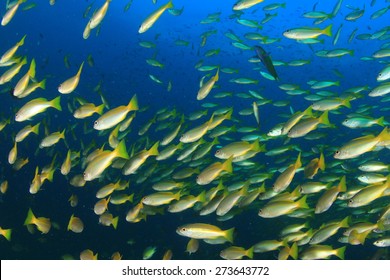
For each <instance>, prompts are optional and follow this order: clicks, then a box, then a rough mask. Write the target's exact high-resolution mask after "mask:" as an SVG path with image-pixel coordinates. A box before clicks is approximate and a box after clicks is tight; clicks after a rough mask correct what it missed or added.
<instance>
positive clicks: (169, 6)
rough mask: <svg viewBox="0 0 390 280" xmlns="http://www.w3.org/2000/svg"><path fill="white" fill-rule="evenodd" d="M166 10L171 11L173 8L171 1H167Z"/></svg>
mask: <svg viewBox="0 0 390 280" xmlns="http://www.w3.org/2000/svg"><path fill="white" fill-rule="evenodd" d="M166 7H167V9H172V8H173V3H172V0H169V2H168V3H167V6H166Z"/></svg>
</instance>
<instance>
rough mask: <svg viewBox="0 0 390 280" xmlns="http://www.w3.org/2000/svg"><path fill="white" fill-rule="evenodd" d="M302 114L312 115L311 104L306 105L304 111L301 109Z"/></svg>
mask: <svg viewBox="0 0 390 280" xmlns="http://www.w3.org/2000/svg"><path fill="white" fill-rule="evenodd" d="M302 114H303V115H304V116H309V117H312V116H313V108H312V106H311V105H310V106H309V107H307V109H306V110H305V111H303V113H302Z"/></svg>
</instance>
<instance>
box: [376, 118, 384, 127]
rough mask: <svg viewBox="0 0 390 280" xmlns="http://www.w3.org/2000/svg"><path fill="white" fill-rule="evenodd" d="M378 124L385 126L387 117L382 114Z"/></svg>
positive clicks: (377, 121)
mask: <svg viewBox="0 0 390 280" xmlns="http://www.w3.org/2000/svg"><path fill="white" fill-rule="evenodd" d="M376 124H377V125H380V126H385V117H384V116H382V117H380V118H379V119H377V120H376Z"/></svg>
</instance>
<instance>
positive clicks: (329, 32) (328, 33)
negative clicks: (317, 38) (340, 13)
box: [322, 24, 333, 37]
mask: <svg viewBox="0 0 390 280" xmlns="http://www.w3.org/2000/svg"><path fill="white" fill-rule="evenodd" d="M332 27H333V24H329V26H328V27H326V28H325V29H324V30H322V34H324V35H326V36H329V37H332V35H333V34H332Z"/></svg>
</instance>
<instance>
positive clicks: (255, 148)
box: [251, 138, 261, 152]
mask: <svg viewBox="0 0 390 280" xmlns="http://www.w3.org/2000/svg"><path fill="white" fill-rule="evenodd" d="M260 149H261V148H260V142H259V138H257V139H256V140H255V142H253V143H252V145H251V150H252V151H255V152H258V151H260Z"/></svg>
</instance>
